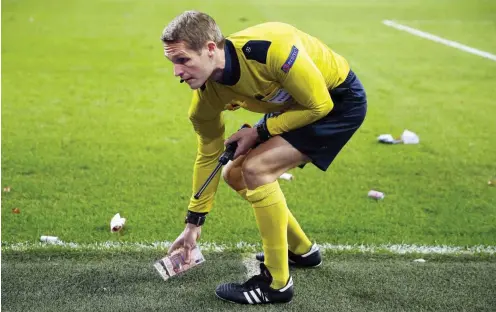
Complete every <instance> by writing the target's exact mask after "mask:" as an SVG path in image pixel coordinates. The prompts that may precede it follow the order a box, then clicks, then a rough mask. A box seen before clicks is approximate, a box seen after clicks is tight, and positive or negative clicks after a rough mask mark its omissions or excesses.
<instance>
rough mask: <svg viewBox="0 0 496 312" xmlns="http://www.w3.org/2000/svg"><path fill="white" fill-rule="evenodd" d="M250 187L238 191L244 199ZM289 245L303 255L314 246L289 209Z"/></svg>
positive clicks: (292, 250) (290, 248)
mask: <svg viewBox="0 0 496 312" xmlns="http://www.w3.org/2000/svg"><path fill="white" fill-rule="evenodd" d="M247 191H248V189H242V190H240V191H238V194H239V195H241V197H243V198H244V199H246V200H248V198H246V192H247ZM288 245H289V250H290V251H291V252H293V253H295V254H297V255H303V254H304V253H306V252H308V251H309V250H310V248H311V247H312V242H311V241H310V240H309V239H308V237H307V236H306V234H305V232H303V230H302V228H301V227H300V225H299V224H298V221H296V219H295V217H294V216H293V214H292V213H291V211H289V210H288Z"/></svg>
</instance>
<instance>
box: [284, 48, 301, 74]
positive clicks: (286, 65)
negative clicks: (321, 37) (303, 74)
mask: <svg viewBox="0 0 496 312" xmlns="http://www.w3.org/2000/svg"><path fill="white" fill-rule="evenodd" d="M297 56H298V48H297V47H295V46H293V47H292V48H291V52H289V56H288V58H287V59H286V62H284V64H282V66H281V69H282V71H283V72H285V73H288V72H289V70H290V69H291V67H293V64H294V62H295V61H296V57H297Z"/></svg>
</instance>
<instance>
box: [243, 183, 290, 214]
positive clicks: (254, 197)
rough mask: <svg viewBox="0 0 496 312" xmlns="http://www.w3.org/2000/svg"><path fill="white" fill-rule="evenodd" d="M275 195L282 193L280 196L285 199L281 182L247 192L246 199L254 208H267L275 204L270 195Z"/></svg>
mask: <svg viewBox="0 0 496 312" xmlns="http://www.w3.org/2000/svg"><path fill="white" fill-rule="evenodd" d="M274 193H280V196H282V197H283V198H284V195H283V194H282V191H281V188H280V186H279V182H277V181H274V182H272V183H268V184H265V185H261V186H259V187H257V188H256V189H254V190H247V192H246V198H247V199H248V201H249V202H250V203H252V205H253V208H256V207H265V206H268V205H271V204H273V201H274V199H272V198H270V195H272V194H274ZM278 197H279V196H278Z"/></svg>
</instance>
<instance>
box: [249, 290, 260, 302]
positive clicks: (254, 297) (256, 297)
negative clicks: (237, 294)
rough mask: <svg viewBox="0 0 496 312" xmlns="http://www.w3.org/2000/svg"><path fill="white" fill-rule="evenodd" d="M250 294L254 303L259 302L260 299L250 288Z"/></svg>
mask: <svg viewBox="0 0 496 312" xmlns="http://www.w3.org/2000/svg"><path fill="white" fill-rule="evenodd" d="M250 295H251V296H252V297H253V299H255V302H256V303H260V299H259V298H258V296H257V294H255V292H254V291H253V290H250Z"/></svg>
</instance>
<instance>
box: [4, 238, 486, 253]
mask: <svg viewBox="0 0 496 312" xmlns="http://www.w3.org/2000/svg"><path fill="white" fill-rule="evenodd" d="M170 245H171V242H152V243H131V242H122V243H119V242H102V243H70V242H68V243H66V242H61V241H59V242H57V243H54V244H49V243H40V242H36V243H33V242H23V243H9V242H6V241H4V242H2V251H28V250H38V249H47V248H55V249H68V250H132V251H141V250H147V249H148V250H167V248H168V247H169V246H170ZM318 245H319V247H320V250H322V251H337V252H339V251H347V252H357V253H377V252H390V253H393V254H411V253H419V254H443V255H456V254H466V255H473V254H489V255H494V254H496V246H484V245H478V246H423V245H406V244H383V245H358V244H356V245H334V244H328V243H322V244H318ZM199 246H200V248H201V249H202V250H203V251H214V252H221V251H238V252H239V251H241V252H259V251H261V250H262V245H261V244H250V243H246V242H238V243H233V244H216V243H209V242H202V243H200V244H199Z"/></svg>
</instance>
